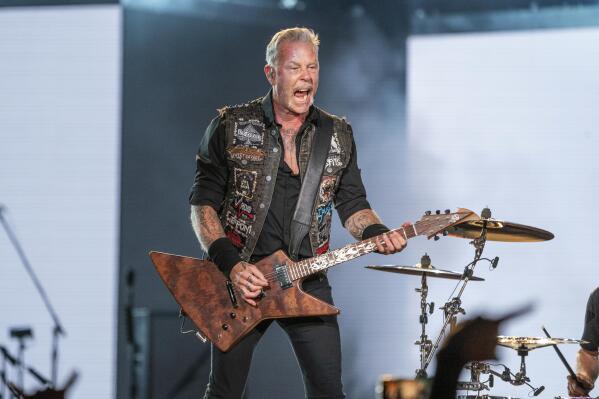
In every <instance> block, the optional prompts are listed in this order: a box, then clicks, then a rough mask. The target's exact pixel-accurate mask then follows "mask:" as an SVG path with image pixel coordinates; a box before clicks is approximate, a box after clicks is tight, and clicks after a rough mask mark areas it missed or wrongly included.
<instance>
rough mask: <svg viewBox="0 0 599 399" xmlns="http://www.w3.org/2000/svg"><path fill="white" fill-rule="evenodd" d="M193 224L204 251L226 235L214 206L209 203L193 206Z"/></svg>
mask: <svg viewBox="0 0 599 399" xmlns="http://www.w3.org/2000/svg"><path fill="white" fill-rule="evenodd" d="M191 225H192V226H193V231H194V232H195V233H196V237H198V240H199V241H200V244H201V245H202V248H203V249H204V251H206V252H208V249H209V248H210V245H212V243H213V242H214V241H216V240H218V239H219V238H223V237H225V231H224V230H223V226H222V224H221V223H220V219H219V218H218V215H217V213H216V211H215V210H214V208H212V207H211V206H209V205H192V206H191Z"/></svg>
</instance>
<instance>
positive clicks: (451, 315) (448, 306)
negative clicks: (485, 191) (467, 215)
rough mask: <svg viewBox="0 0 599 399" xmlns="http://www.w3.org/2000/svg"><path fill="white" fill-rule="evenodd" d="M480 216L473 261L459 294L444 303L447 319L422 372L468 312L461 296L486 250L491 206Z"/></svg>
mask: <svg viewBox="0 0 599 399" xmlns="http://www.w3.org/2000/svg"><path fill="white" fill-rule="evenodd" d="M480 216H481V220H482V222H483V223H482V227H481V232H480V236H479V237H478V238H475V239H474V240H472V241H471V242H470V244H472V245H473V246H474V260H473V261H472V262H470V263H469V264H468V265H466V267H465V268H464V274H463V275H462V279H461V280H460V281H459V282H458V285H457V286H456V289H457V287H458V286H459V285H460V284H462V286H461V287H460V291H459V292H458V294H457V295H456V296H455V297H453V298H451V299H450V300H449V301H448V302H446V303H445V305H443V306H442V307H441V309H443V311H444V314H445V321H444V322H443V327H442V328H441V332H440V333H439V336H438V337H437V340H436V341H435V345H433V347H432V349H431V350H430V352H429V355H428V358H427V359H426V362H424V364H423V366H422V367H421V370H419V371H421V372H424V373H426V369H427V367H428V366H429V365H430V363H431V362H432V360H433V358H434V356H435V353H436V351H437V349H438V348H439V345H440V343H441V339H443V337H444V336H445V332H446V330H447V327H448V326H449V325H451V326H455V323H456V320H457V315H458V314H460V313H461V314H466V312H465V311H464V309H463V308H462V300H461V297H462V294H463V293H464V290H465V289H466V285H467V284H468V281H470V278H472V276H473V275H474V268H475V266H476V264H477V263H478V262H479V261H480V260H481V256H482V254H483V250H484V248H485V244H486V242H487V223H488V221H489V219H491V210H490V209H489V208H484V209H483V210H482V212H481V213H480Z"/></svg>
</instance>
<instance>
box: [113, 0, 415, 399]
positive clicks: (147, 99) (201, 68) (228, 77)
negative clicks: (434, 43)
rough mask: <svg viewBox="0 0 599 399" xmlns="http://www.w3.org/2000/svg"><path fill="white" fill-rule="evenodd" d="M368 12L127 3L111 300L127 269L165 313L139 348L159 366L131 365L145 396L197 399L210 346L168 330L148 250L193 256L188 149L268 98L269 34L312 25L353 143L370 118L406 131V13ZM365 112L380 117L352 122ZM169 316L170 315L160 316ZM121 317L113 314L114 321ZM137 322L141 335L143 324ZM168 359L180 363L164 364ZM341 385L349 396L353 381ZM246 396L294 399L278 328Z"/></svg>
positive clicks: (293, 377) (140, 291) (296, 377)
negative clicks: (384, 24)
mask: <svg viewBox="0 0 599 399" xmlns="http://www.w3.org/2000/svg"><path fill="white" fill-rule="evenodd" d="M314 5H315V4H314ZM392 9H395V10H396V11H398V12H399V11H401V10H400V7H397V6H393V7H390V8H389V7H388V8H387V9H384V8H383V9H382V10H374V12H375V13H380V12H381V11H385V10H387V11H389V10H392ZM368 13H369V11H368V10H367V9H366V8H365V7H364V6H359V5H355V6H352V5H351V4H345V3H344V2H327V3H326V5H325V4H322V6H318V7H308V9H307V10H305V11H303V12H298V11H289V10H283V9H281V8H279V7H249V6H244V5H231V4H218V3H217V2H198V3H197V5H196V7H195V8H191V9H186V10H179V9H169V10H166V12H164V10H158V9H152V8H151V7H145V6H144V5H143V2H139V3H137V2H131V3H129V4H128V5H126V7H125V13H124V29H125V31H124V32H125V33H124V69H123V73H124V79H123V130H122V132H123V146H122V153H123V157H122V193H121V195H122V208H121V209H122V211H121V212H122V213H121V215H122V223H121V249H120V250H121V290H120V300H121V304H122V303H123V301H124V299H125V298H126V287H125V285H124V282H125V278H124V276H125V273H126V272H127V271H128V270H129V269H132V270H134V272H135V283H134V289H135V296H134V303H135V306H136V307H143V308H146V309H148V310H149V314H150V316H149V317H150V319H151V318H152V315H154V314H160V315H162V316H161V317H162V318H161V320H162V321H161V322H160V323H155V322H149V323H147V324H148V325H149V326H150V327H151V328H150V330H149V335H145V336H144V335H142V341H144V340H146V339H151V341H152V342H151V343H150V344H148V345H149V346H150V347H152V348H154V349H156V348H160V353H164V354H165V356H167V357H165V358H161V357H159V356H158V354H157V353H156V351H154V352H153V353H152V356H151V358H150V359H149V361H150V363H151V367H149V368H146V369H144V365H146V363H145V362H146V360H148V359H144V360H143V361H142V362H141V365H140V366H138V369H139V370H145V371H140V373H141V374H139V376H138V378H140V379H141V381H139V383H143V381H144V379H147V380H148V381H152V386H153V387H156V386H157V385H161V386H162V388H160V389H161V391H160V392H162V393H161V394H158V393H157V392H158V391H157V389H158V388H154V395H153V396H151V397H153V398H163V397H170V396H165V395H164V393H165V392H172V391H170V389H174V387H175V385H178V384H179V385H180V386H183V385H184V384H181V379H182V378H183V377H184V376H185V375H188V376H190V377H193V378H192V380H193V381H192V382H191V383H190V384H189V385H188V386H187V387H184V388H181V393H180V394H179V395H178V396H176V397H177V398H197V397H199V396H198V395H199V392H200V391H202V390H203V388H204V385H205V383H206V380H207V371H208V369H209V367H208V364H209V360H208V359H209V348H210V347H209V345H208V344H206V345H202V344H201V343H200V341H198V340H197V339H196V338H194V337H193V336H192V335H186V336H183V335H180V336H178V337H177V336H176V334H174V333H175V332H176V331H178V329H179V324H178V321H177V318H176V315H177V312H178V307H177V305H176V303H175V302H174V300H173V299H172V298H171V296H170V294H169V293H168V291H167V290H166V289H165V287H164V285H163V283H162V281H161V280H160V279H159V277H158V275H157V273H156V272H155V271H154V269H153V267H152V265H151V263H150V260H149V258H148V256H147V253H148V251H149V250H161V251H166V252H172V253H179V254H186V255H189V256H197V257H199V256H201V255H202V253H201V249H200V246H199V244H198V243H197V241H196V238H195V236H194V234H193V232H192V229H191V227H190V222H189V205H188V202H187V197H188V191H189V187H190V186H191V183H192V180H193V175H194V169H195V161H194V156H195V152H196V149H197V147H198V145H199V143H200V140H201V138H202V135H203V132H204V129H205V127H206V126H207V123H208V122H209V121H210V120H211V119H212V118H213V117H214V116H215V115H216V109H217V108H219V107H221V106H222V105H225V104H237V103H241V102H245V101H248V100H250V99H253V98H256V97H259V96H262V95H264V94H265V93H266V92H267V90H268V84H267V81H266V79H265V78H264V75H263V72H262V67H263V66H264V63H265V62H264V50H265V47H266V44H267V43H268V41H269V40H270V37H271V36H272V34H273V33H274V32H275V31H277V30H278V29H280V28H283V27H288V26H295V25H301V26H303V25H306V21H310V24H309V26H310V27H312V28H313V29H315V30H316V31H317V32H318V33H319V34H320V37H321V42H322V44H321V49H320V61H321V85H320V88H319V93H318V103H319V105H320V106H321V107H324V108H325V109H328V110H330V111H331V112H333V113H335V114H338V115H348V116H349V117H350V121H352V122H353V123H354V129H355V130H356V131H357V132H358V133H357V135H359V136H360V137H362V136H363V135H368V134H370V135H372V136H376V135H379V134H383V132H380V131H377V129H378V128H379V127H380V122H379V121H377V120H376V119H377V118H382V117H384V115H385V114H388V116H389V117H391V118H394V120H396V121H397V123H396V126H395V128H396V133H397V134H399V135H401V134H402V133H403V131H402V129H403V120H402V119H403V109H404V105H403V103H402V100H403V97H402V93H403V92H404V86H405V84H404V78H403V77H404V58H403V54H405V52H404V46H405V40H404V39H405V38H404V35H405V28H406V26H407V24H406V23H405V21H404V22H403V23H402V22H401V21H402V18H403V17H402V15H403V14H401V13H399V14H398V15H399V20H398V22H397V24H389V29H387V30H385V31H384V30H381V29H380V27H376V24H375V23H374V22H373V17H369V16H368V15H367V14H368ZM275 21H276V22H275ZM373 39H374V40H373ZM360 50H362V51H360ZM390 58H392V60H390ZM382 60H384V62H382ZM389 61H392V62H389ZM342 67H343V68H342ZM390 93H393V94H390ZM391 95H393V96H395V98H394V99H393V102H392V103H389V102H385V98H388V97H389V96H391ZM372 111H375V112H374V114H373V112H372ZM366 114H369V115H371V116H370V118H373V117H372V115H377V117H376V118H374V119H371V120H365V119H364V118H362V120H360V116H361V115H366ZM360 125H362V126H367V125H372V126H371V129H370V130H371V131H370V133H368V132H366V131H364V132H362V131H361V129H359V127H360ZM372 128H374V129H372ZM364 139H366V140H370V138H368V137H364ZM359 140H360V139H359ZM340 239H341V238H340V237H339V235H338V234H337V240H340ZM342 240H343V241H347V237H344V238H342ZM343 241H340V242H343ZM168 314H170V315H171V316H172V317H170V319H169V318H168V317H166V316H165V315H168ZM122 317H123V315H122V313H121V321H123V319H122ZM157 317H158V316H157ZM167 319H168V320H167ZM136 320H140V318H136ZM135 325H136V326H138V328H142V327H141V326H142V325H143V323H142V324H141V325H138V324H135ZM119 326H120V327H119V344H118V347H119V351H118V374H117V375H118V394H119V397H123V398H124V397H126V395H127V390H128V388H127V387H128V386H129V384H130V382H131V377H130V374H129V373H128V372H127V370H128V367H129V366H128V364H129V363H128V361H129V360H128V358H127V354H128V352H127V347H126V340H125V339H124V337H125V326H126V324H125V323H123V322H121V323H119ZM137 333H138V332H137ZM144 337H145V338H144ZM351 347H352V346H349V347H348V346H347V345H346V349H345V352H344V356H345V359H346V361H347V359H350V360H351V358H352V350H351ZM175 358H176V359H177V361H172V360H174V359H175ZM168 359H171V360H168ZM198 364H199V365H200V367H198ZM196 368H197V369H196ZM346 385H348V388H349V389H350V391H351V390H352V387H351V385H352V382H351V380H350V381H346ZM291 392H293V394H292V393H291ZM364 394H368V393H366V392H364ZM173 397H175V396H173ZM246 397H247V398H259V397H261V398H263V397H287V398H301V397H303V385H302V381H301V373H299V368H298V366H297V363H296V360H295V358H294V356H293V353H292V351H291V349H290V345H289V343H288V341H287V338H286V337H285V336H284V335H283V333H282V332H281V330H280V329H279V328H278V326H277V327H274V326H273V328H271V329H270V331H269V332H268V334H267V336H265V338H264V339H263V341H262V342H261V344H260V346H259V348H258V350H257V351H256V354H255V358H254V361H253V365H252V371H251V375H250V378H249V382H248V390H247V393H246Z"/></svg>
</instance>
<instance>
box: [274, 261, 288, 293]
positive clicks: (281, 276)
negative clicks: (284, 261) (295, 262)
mask: <svg viewBox="0 0 599 399" xmlns="http://www.w3.org/2000/svg"><path fill="white" fill-rule="evenodd" d="M273 269H274V271H275V275H276V276H277V281H278V282H279V285H280V286H281V288H282V289H284V290H285V289H287V288H289V287H291V286H292V285H293V283H292V282H291V279H290V278H289V269H288V268H287V265H275V266H273Z"/></svg>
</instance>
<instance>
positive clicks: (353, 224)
mask: <svg viewBox="0 0 599 399" xmlns="http://www.w3.org/2000/svg"><path fill="white" fill-rule="evenodd" d="M373 224H383V222H382V220H381V218H380V217H379V215H377V214H376V212H375V211H373V210H372V209H362V210H360V211H358V212H356V213H354V214H353V215H351V216H350V217H349V218H348V219H347V220H346V221H345V228H346V229H347V231H349V233H350V234H351V235H352V236H353V237H354V238H355V239H356V240H361V239H362V234H363V233H364V230H365V229H366V227H368V226H370V225H373Z"/></svg>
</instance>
